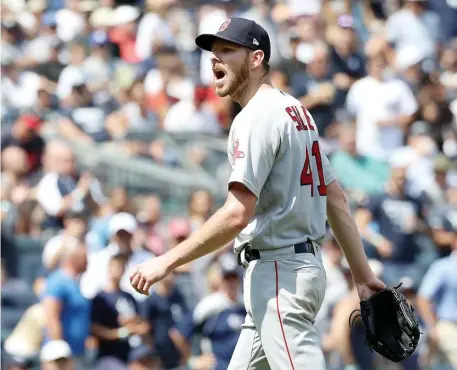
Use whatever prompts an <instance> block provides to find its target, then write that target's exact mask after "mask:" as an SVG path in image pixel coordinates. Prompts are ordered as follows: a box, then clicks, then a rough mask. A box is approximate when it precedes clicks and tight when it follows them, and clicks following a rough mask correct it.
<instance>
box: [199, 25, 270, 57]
mask: <svg viewBox="0 0 457 370" xmlns="http://www.w3.org/2000/svg"><path fill="white" fill-rule="evenodd" d="M216 40H226V41H230V42H233V43H234V44H237V45H241V46H245V47H247V48H248V49H251V50H262V51H263V53H264V54H265V60H266V61H267V62H268V61H269V60H270V55H271V46H270V37H269V36H268V33H267V31H265V29H264V28H263V27H262V26H260V25H259V24H257V23H256V22H254V21H252V20H250V19H245V18H235V17H232V18H229V19H227V20H226V21H225V22H224V23H222V25H221V26H220V27H219V30H218V31H217V32H216V33H215V34H209V33H206V34H202V35H199V36H197V38H196V39H195V43H196V44H197V46H198V47H200V48H202V49H203V50H207V51H211V48H212V46H213V42H214V41H216Z"/></svg>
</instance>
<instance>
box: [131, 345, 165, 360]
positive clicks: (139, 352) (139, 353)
mask: <svg viewBox="0 0 457 370" xmlns="http://www.w3.org/2000/svg"><path fill="white" fill-rule="evenodd" d="M158 357H159V354H158V353H157V351H156V350H155V349H154V348H152V347H149V346H147V345H144V344H142V345H140V346H138V347H135V348H133V349H132V350H131V351H130V353H129V357H128V362H135V361H144V360H146V359H148V358H158Z"/></svg>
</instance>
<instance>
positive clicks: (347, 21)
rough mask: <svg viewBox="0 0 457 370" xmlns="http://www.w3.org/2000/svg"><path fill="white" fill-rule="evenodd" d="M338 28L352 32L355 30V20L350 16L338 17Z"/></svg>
mask: <svg viewBox="0 0 457 370" xmlns="http://www.w3.org/2000/svg"><path fill="white" fill-rule="evenodd" d="M338 26H340V27H341V28H347V29H351V30H352V29H353V28H354V19H353V18H352V16H350V15H348V14H342V15H340V16H339V17H338Z"/></svg>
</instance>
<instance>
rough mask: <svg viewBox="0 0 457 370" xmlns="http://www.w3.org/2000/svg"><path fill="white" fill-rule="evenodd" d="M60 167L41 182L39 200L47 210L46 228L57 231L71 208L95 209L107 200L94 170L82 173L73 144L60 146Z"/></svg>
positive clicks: (74, 209) (79, 209) (38, 190)
mask: <svg viewBox="0 0 457 370" xmlns="http://www.w3.org/2000/svg"><path fill="white" fill-rule="evenodd" d="M59 155H60V156H59V158H58V160H57V163H56V170H55V171H54V172H50V173H47V174H46V175H45V176H44V177H43V178H42V179H41V181H40V183H39V184H38V189H37V201H38V203H39V204H40V206H41V207H42V208H43V210H44V211H45V213H46V218H45V220H44V221H43V225H42V227H43V228H44V229H54V230H56V231H58V230H60V229H61V228H62V227H63V223H62V217H63V215H64V214H65V213H66V212H67V211H69V210H73V211H83V210H88V209H93V207H94V205H95V204H97V203H102V202H104V197H103V194H102V192H101V186H100V183H99V182H98V180H97V179H96V178H95V177H94V176H93V175H92V174H91V173H90V172H84V173H80V172H79V171H78V169H77V164H76V159H75V155H74V153H73V151H72V149H71V147H70V146H68V145H67V146H66V147H65V148H64V146H63V145H62V146H61V148H60V149H59Z"/></svg>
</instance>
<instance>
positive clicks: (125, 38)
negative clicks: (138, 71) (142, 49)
mask: <svg viewBox="0 0 457 370" xmlns="http://www.w3.org/2000/svg"><path fill="white" fill-rule="evenodd" d="M139 16H140V11H139V9H138V8H137V7H134V6H131V5H120V6H118V7H117V8H116V9H114V12H113V26H114V27H113V28H112V29H111V31H110V40H111V41H112V42H113V43H115V44H117V46H118V48H119V54H120V57H121V59H122V60H123V61H124V62H127V63H138V62H140V60H141V59H140V58H139V56H138V54H137V52H136V50H135V45H136V38H137V24H136V21H137V20H138V18H139Z"/></svg>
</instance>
